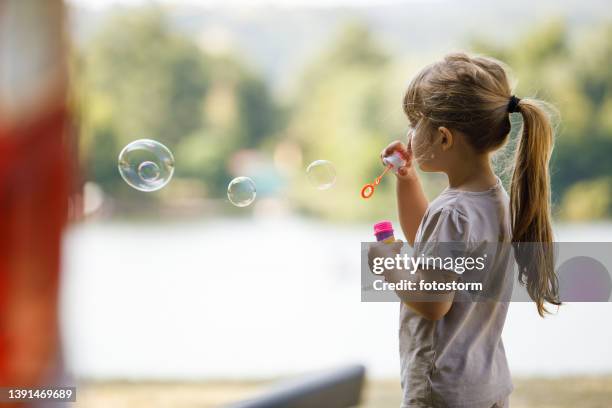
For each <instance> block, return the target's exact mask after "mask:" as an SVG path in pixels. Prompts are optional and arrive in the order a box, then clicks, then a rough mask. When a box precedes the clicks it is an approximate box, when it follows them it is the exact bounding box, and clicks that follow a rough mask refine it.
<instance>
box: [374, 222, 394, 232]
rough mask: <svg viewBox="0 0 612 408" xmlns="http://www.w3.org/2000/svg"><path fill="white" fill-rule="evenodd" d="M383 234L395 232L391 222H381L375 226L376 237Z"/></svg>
mask: <svg viewBox="0 0 612 408" xmlns="http://www.w3.org/2000/svg"><path fill="white" fill-rule="evenodd" d="M382 232H393V224H391V221H380V222H377V223H376V224H374V235H376V234H380V233H382Z"/></svg>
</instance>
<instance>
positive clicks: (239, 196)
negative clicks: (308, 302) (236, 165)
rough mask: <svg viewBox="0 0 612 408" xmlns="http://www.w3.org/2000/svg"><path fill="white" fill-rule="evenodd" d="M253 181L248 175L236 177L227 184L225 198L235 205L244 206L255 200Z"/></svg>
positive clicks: (255, 193) (255, 192)
mask: <svg viewBox="0 0 612 408" xmlns="http://www.w3.org/2000/svg"><path fill="white" fill-rule="evenodd" d="M255 196H257V190H256V188H255V182H253V180H251V179H250V178H248V177H236V178H235V179H233V180H232V181H230V183H229V185H228V186H227V198H228V199H229V200H230V202H231V203H232V204H234V205H235V206H236V207H246V206H248V205H250V204H251V203H252V202H253V201H255Z"/></svg>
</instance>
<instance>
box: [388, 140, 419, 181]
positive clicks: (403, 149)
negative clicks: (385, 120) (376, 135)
mask: <svg viewBox="0 0 612 408" xmlns="http://www.w3.org/2000/svg"><path fill="white" fill-rule="evenodd" d="M411 140H412V138H409V139H408V145H405V144H404V143H402V142H401V141H399V140H396V141H394V142H391V143H390V144H389V145H388V146H387V147H385V148H384V149H383V151H382V152H381V153H380V160H381V161H382V160H383V158H385V157H387V156H390V155H392V154H393V153H395V152H398V153H399V154H400V155H401V156H402V157H403V158H404V160H406V163H405V164H404V166H403V167H400V168H399V169H397V173H396V176H397V178H398V179H400V180H413V179H414V178H416V177H417V173H416V170H415V168H414V166H413V165H412V147H411V143H410V141H411ZM383 164H384V163H383Z"/></svg>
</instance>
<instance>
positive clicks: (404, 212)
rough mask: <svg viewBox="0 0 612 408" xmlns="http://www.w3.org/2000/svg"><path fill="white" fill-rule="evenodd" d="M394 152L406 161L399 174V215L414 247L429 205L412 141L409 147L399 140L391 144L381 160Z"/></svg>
mask: <svg viewBox="0 0 612 408" xmlns="http://www.w3.org/2000/svg"><path fill="white" fill-rule="evenodd" d="M394 152H399V153H400V154H401V155H402V156H403V157H404V159H405V160H406V164H405V165H404V167H401V168H399V170H398V172H397V213H398V216H399V221H400V225H401V226H402V231H403V232H404V236H405V237H406V240H407V241H408V243H409V244H410V245H414V239H415V236H416V232H417V230H418V229H419V225H420V224H421V220H422V219H423V215H425V211H427V206H428V204H429V203H428V202H427V197H425V192H424V191H423V187H422V186H421V181H420V180H419V176H418V174H417V172H416V169H415V168H414V166H413V161H412V148H411V146H410V139H409V141H408V145H405V144H403V143H402V142H400V141H399V140H397V141H395V142H393V143H391V144H390V145H389V146H387V147H386V148H385V149H384V150H383V151H382V153H381V155H380V157H381V160H382V158H383V157H385V156H389V155H391V154H393V153H394Z"/></svg>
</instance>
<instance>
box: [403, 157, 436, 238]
mask: <svg viewBox="0 0 612 408" xmlns="http://www.w3.org/2000/svg"><path fill="white" fill-rule="evenodd" d="M402 169H403V168H402ZM402 169H400V174H399V175H398V178H397V213H398V216H399V221H400V225H401V226H402V231H404V236H405V237H406V240H407V241H408V243H409V244H410V245H414V240H415V236H416V232H417V230H418V229H419V225H420V224H421V220H422V219H423V216H424V215H425V211H427V206H428V204H429V203H428V202H427V197H425V192H424V191H423V187H422V186H421V181H420V180H419V177H418V175H417V174H416V171H415V170H414V168H412V167H411V168H410V169H408V170H407V171H406V173H407V174H406V175H402V171H401V170H402ZM410 173H413V174H410Z"/></svg>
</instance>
